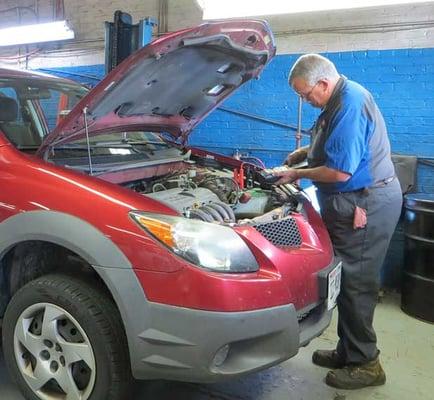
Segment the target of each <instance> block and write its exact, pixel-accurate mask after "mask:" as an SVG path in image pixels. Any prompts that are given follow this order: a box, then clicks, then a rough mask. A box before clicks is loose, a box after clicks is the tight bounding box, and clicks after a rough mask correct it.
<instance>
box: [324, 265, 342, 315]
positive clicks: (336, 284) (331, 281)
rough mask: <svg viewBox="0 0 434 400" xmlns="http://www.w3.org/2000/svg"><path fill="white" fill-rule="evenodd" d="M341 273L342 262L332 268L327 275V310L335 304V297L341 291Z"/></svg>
mask: <svg viewBox="0 0 434 400" xmlns="http://www.w3.org/2000/svg"><path fill="white" fill-rule="evenodd" d="M341 274H342V262H340V263H339V264H338V265H337V266H336V267H335V268H333V269H332V270H331V271H330V273H329V276H328V295H327V308H328V309H329V310H331V309H332V308H334V307H335V306H336V299H337V298H338V295H339V292H340V291H341Z"/></svg>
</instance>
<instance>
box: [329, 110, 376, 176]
mask: <svg viewBox="0 0 434 400" xmlns="http://www.w3.org/2000/svg"><path fill="white" fill-rule="evenodd" d="M368 129H369V127H368V120H367V116H366V113H364V112H363V108H361V107H357V106H356V105H351V106H347V107H345V108H344V109H342V110H341V111H339V112H338V113H337V114H336V116H335V117H334V118H333V120H332V121H331V125H330V130H331V134H330V136H329V138H328V139H327V141H326V142H325V146H324V147H325V148H324V150H325V153H326V163H325V165H326V167H328V168H332V169H336V170H338V171H341V172H345V173H347V174H351V175H353V174H354V172H356V170H357V168H358V166H359V164H360V162H361V161H362V159H363V158H364V156H365V154H366V151H367V146H368V142H367V135H368Z"/></svg>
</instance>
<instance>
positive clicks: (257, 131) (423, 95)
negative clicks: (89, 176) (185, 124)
mask: <svg viewBox="0 0 434 400" xmlns="http://www.w3.org/2000/svg"><path fill="white" fill-rule="evenodd" d="M325 55H326V56H327V57H329V58H330V59H331V60H332V61H333V62H334V63H335V64H336V66H337V68H338V69H339V71H340V72H341V73H343V74H344V75H346V76H347V77H348V78H349V79H353V80H355V81H357V82H359V83H361V84H362V85H364V86H365V87H366V88H367V89H368V90H370V91H371V93H372V94H373V95H374V97H375V99H376V101H377V103H378V105H379V107H380V109H381V110H382V112H383V115H384V118H385V120H386V124H387V126H388V130H389V136H390V140H391V144H392V151H393V152H396V153H401V154H410V155H418V156H420V157H431V158H434V117H433V112H432V110H433V109H434V90H433V89H432V87H433V82H434V68H433V65H434V48H433V49H403V50H382V51H379V50H377V51H352V52H342V53H325ZM296 58H297V55H281V56H277V57H276V58H275V59H274V60H273V61H272V62H271V64H270V65H269V66H268V68H267V69H266V71H265V72H264V73H263V75H262V77H261V79H260V80H258V81H253V82H250V83H248V84H247V85H246V86H245V87H243V88H242V89H241V90H240V91H239V92H238V93H236V94H235V95H234V96H233V97H232V98H230V99H229V100H228V101H227V102H226V103H225V105H224V106H225V107H226V108H230V109H233V110H238V111H242V112H247V113H252V114H257V115H259V116H262V117H264V118H267V119H273V120H276V121H279V122H283V123H285V124H288V125H296V123H297V104H298V103H297V98H296V96H295V94H294V93H293V92H292V90H291V89H290V88H289V87H288V85H287V83H286V82H287V76H288V69H289V68H290V66H291V65H292V64H293V62H294V61H295V60H296ZM317 114H318V111H316V110H314V109H313V108H312V107H310V106H309V105H303V120H302V122H303V124H302V125H303V128H308V127H310V126H311V124H312V122H313V121H314V119H315V117H316V115H317ZM190 142H191V144H193V145H200V146H205V147H207V148H209V149H213V150H216V151H219V152H223V153H226V154H232V153H233V151H234V149H238V150H240V151H241V152H243V153H248V154H249V155H253V156H257V157H260V158H262V159H263V160H264V161H265V162H266V164H267V165H269V166H274V165H279V164H281V163H282V160H283V159H284V158H285V155H286V154H287V151H288V150H290V149H293V148H294V146H295V136H294V132H293V131H291V130H289V129H285V128H281V127H276V126H273V125H271V124H269V123H262V122H258V121H254V120H252V119H246V118H245V117H242V116H237V115H233V114H230V113H228V112H225V111H217V112H215V113H213V114H211V115H210V116H209V117H208V118H207V119H206V120H205V121H204V122H202V124H200V125H199V127H198V128H197V129H196V132H194V135H192V136H191V140H190ZM303 143H304V144H307V143H308V139H307V138H305V139H304V140H303ZM260 148H261V150H260ZM433 171H434V170H433V169H432V168H430V167H428V166H420V167H419V169H418V174H419V180H418V190H420V191H422V192H427V193H434V179H433V178H432V177H433Z"/></svg>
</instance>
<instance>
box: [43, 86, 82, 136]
mask: <svg viewBox="0 0 434 400" xmlns="http://www.w3.org/2000/svg"><path fill="white" fill-rule="evenodd" d="M47 93H48V95H47V96H46V97H42V98H40V99H39V104H40V106H41V109H42V111H43V113H44V116H45V119H46V123H47V126H48V130H49V131H52V130H53V129H54V128H55V127H56V125H57V124H58V123H59V122H60V120H61V119H62V118H64V117H65V116H66V115H68V113H69V111H71V109H72V108H74V106H75V105H76V104H77V103H78V101H79V100H80V98H81V97H80V96H77V95H76V93H74V92H67V91H64V92H62V91H60V90H53V89H48V92H47Z"/></svg>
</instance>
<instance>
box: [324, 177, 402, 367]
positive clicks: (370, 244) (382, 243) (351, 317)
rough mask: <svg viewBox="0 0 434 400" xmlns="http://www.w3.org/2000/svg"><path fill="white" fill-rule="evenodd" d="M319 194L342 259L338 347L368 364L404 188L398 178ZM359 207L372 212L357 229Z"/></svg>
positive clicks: (351, 359) (348, 358) (345, 356)
mask: <svg viewBox="0 0 434 400" xmlns="http://www.w3.org/2000/svg"><path fill="white" fill-rule="evenodd" d="M318 198H319V203H320V206H321V215H322V217H323V220H324V223H325V225H326V227H327V230H328V231H329V234H330V237H331V240H332V242H333V247H334V250H335V253H336V255H337V256H338V257H340V258H341V259H342V261H343V265H342V268H343V269H342V281H341V292H340V294H339V296H338V299H337V308H338V314H339V315H338V336H339V343H338V345H337V351H338V354H339V356H340V357H341V358H342V361H343V362H344V363H346V364H363V363H366V362H369V361H372V360H374V359H375V358H376V357H377V355H378V353H379V351H378V349H377V337H376V335H375V331H374V328H373V326H372V323H373V318H374V310H375V306H376V304H377V299H378V290H379V288H380V271H381V267H382V264H383V261H384V258H385V256H386V252H387V249H388V247H389V243H390V239H391V237H392V234H393V232H394V230H395V227H396V224H397V222H398V219H399V216H400V213H401V207H402V193H401V188H400V185H399V181H398V179H397V178H395V179H394V180H393V181H392V182H390V183H389V184H387V185H385V186H383V187H378V188H372V189H368V190H365V191H358V192H350V193H339V194H331V195H326V194H321V193H319V196H318ZM355 206H359V207H361V208H364V209H365V210H366V211H367V220H368V222H367V225H366V227H365V228H362V229H357V230H354V229H353V215H354V208H355Z"/></svg>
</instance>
